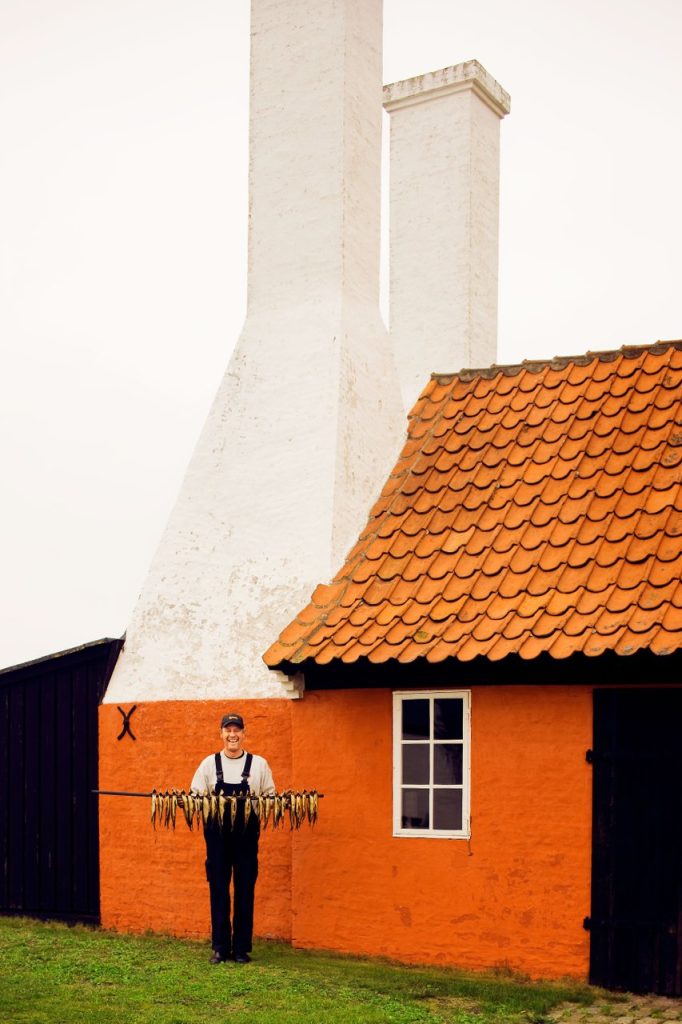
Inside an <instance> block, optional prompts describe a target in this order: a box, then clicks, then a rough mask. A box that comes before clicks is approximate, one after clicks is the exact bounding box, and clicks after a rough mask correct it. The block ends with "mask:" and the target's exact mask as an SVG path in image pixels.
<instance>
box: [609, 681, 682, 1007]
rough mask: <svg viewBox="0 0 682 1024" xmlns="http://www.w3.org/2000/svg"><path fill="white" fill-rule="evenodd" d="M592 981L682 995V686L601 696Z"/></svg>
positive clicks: (625, 691) (638, 990) (632, 990)
mask: <svg viewBox="0 0 682 1024" xmlns="http://www.w3.org/2000/svg"><path fill="white" fill-rule="evenodd" d="M593 770H594V782H593V794H594V802H593V848H592V911H591V953H590V981H591V982H592V983H593V984H595V985H602V986H604V987H605V988H613V989H626V990H629V991H631V992H658V993H661V994H663V995H669V996H673V995H675V996H678V995H682V690H681V689H670V690H665V689H632V690H597V691H595V694H594V750H593Z"/></svg>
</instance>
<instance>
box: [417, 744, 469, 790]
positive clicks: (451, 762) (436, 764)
mask: <svg viewBox="0 0 682 1024" xmlns="http://www.w3.org/2000/svg"><path fill="white" fill-rule="evenodd" d="M463 751H464V748H463V747H462V744H461V743H436V744H435V746H434V748H433V781H434V782H435V783H436V785H437V786H461V785H462V782H463V775H462V760H463ZM410 781H414V782H416V781H417V780H416V779H411V780H410Z"/></svg>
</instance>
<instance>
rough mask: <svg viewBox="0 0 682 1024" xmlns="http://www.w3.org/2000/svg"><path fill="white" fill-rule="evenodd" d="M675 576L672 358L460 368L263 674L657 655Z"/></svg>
mask: <svg viewBox="0 0 682 1024" xmlns="http://www.w3.org/2000/svg"><path fill="white" fill-rule="evenodd" d="M681 575H682V342H670V343H659V344H656V345H652V346H649V347H642V348H625V349H621V350H620V351H618V352H605V353H588V354H587V355H584V356H575V357H566V358H562V359H554V360H551V361H548V362H537V363H526V364H521V365H518V366H493V367H490V368H489V369H484V370H463V371H461V372H460V373H459V374H456V375H452V376H446V375H439V376H437V377H433V378H432V379H431V380H430V381H429V382H428V383H427V385H426V387H425V388H424V390H423V392H422V394H421V396H420V398H419V400H418V401H417V403H416V404H415V406H414V408H413V409H412V412H411V413H410V417H409V430H408V437H407V440H406V442H405V445H404V448H403V451H402V452H401V455H400V458H399V459H398V462H397V464H396V466H395V468H394V470H393V472H392V473H391V475H390V477H389V478H388V480H387V482H386V485H385V487H384V488H383V491H382V493H381V496H380V497H379V499H378V500H377V501H376V502H375V504H374V506H373V508H372V511H371V514H370V518H369V521H368V523H367V526H366V527H365V529H364V530H363V532H362V533H361V535H360V539H359V540H358V542H357V543H356V545H355V546H354V548H353V549H352V551H351V552H350V554H349V556H348V558H347V560H346V562H345V564H344V565H343V566H342V567H341V569H340V570H339V572H338V573H337V575H336V577H335V579H334V582H333V583H332V584H330V585H321V586H319V587H318V588H317V589H316V590H315V593H314V594H313V597H312V599H311V602H310V604H309V605H308V606H307V607H306V608H304V609H303V610H302V611H301V612H300V613H299V615H298V616H297V617H296V619H295V620H294V621H293V622H291V623H290V624H289V625H288V626H287V628H286V629H285V630H284V631H283V632H282V634H281V635H280V637H279V639H278V640H277V642H276V643H274V644H273V645H272V647H271V648H270V650H269V651H268V652H267V653H266V655H265V660H266V663H267V664H268V665H270V666H272V667H276V666H279V665H282V664H286V663H292V664H300V663H301V662H304V661H306V660H307V659H314V660H315V661H316V662H317V663H318V664H328V663H330V662H331V661H334V660H339V659H341V660H343V661H344V662H347V663H352V662H354V661H357V659H358V658H361V657H362V658H366V659H368V660H369V661H370V662H372V663H383V662H386V661H389V660H392V659H394V660H397V661H400V662H404V663H409V662H412V661H415V660H418V659H424V658H426V659H427V660H428V661H431V662H438V661H443V660H445V659H446V658H456V659H458V660H460V661H468V660H471V659H473V658H475V657H479V656H483V657H486V658H489V659H491V660H497V659H500V658H504V657H506V656H508V655H509V654H513V653H516V654H518V655H520V656H521V657H522V658H536V657H538V656H539V655H540V654H543V653H545V654H549V655H550V656H551V657H553V658H566V657H568V656H569V655H571V654H573V653H575V652H582V653H584V654H587V655H589V656H594V657H596V656H598V655H599V654H600V653H602V652H603V651H607V650H610V651H615V652H616V653H618V654H621V655H627V654H631V653H634V652H635V651H637V650H641V649H643V648H647V647H648V648H649V649H650V650H652V651H654V652H655V653H660V654H664V653H669V652H670V651H673V650H677V649H679V648H680V647H681V646H682V583H681V582H680V577H681Z"/></svg>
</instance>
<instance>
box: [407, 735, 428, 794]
mask: <svg viewBox="0 0 682 1024" xmlns="http://www.w3.org/2000/svg"><path fill="white" fill-rule="evenodd" d="M403 782H404V783H408V784H409V783H411V784H412V785H413V786H428V784H429V747H428V744H427V743H419V744H415V745H414V746H412V744H407V743H403Z"/></svg>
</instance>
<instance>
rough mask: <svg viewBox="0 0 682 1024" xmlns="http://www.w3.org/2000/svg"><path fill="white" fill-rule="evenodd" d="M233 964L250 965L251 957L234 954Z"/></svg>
mask: <svg viewBox="0 0 682 1024" xmlns="http://www.w3.org/2000/svg"><path fill="white" fill-rule="evenodd" d="M234 962H235V963H236V964H250V963H251V957H250V956H249V954H248V953H235V955H234Z"/></svg>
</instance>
